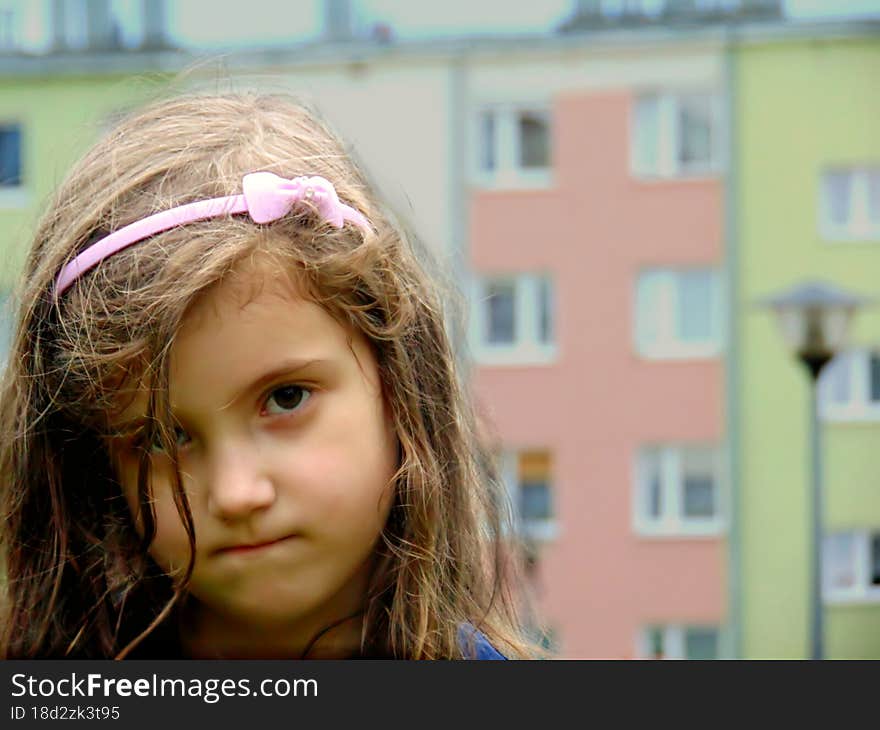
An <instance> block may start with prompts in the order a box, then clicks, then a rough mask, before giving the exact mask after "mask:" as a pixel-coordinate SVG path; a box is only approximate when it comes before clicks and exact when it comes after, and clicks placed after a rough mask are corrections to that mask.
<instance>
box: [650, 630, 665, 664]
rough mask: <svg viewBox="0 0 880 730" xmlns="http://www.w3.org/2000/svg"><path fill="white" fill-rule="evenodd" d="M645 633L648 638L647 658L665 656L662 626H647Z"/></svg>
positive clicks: (661, 657)
mask: <svg viewBox="0 0 880 730" xmlns="http://www.w3.org/2000/svg"><path fill="white" fill-rule="evenodd" d="M645 633H646V634H647V638H648V658H650V659H663V657H665V656H666V651H665V646H664V643H665V642H664V641H663V627H662V626H649V627H648V630H647V631H646V632H645Z"/></svg>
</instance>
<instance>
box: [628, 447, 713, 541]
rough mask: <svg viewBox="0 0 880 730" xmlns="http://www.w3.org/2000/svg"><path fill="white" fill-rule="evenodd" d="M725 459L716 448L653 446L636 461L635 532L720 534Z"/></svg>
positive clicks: (642, 450)
mask: <svg viewBox="0 0 880 730" xmlns="http://www.w3.org/2000/svg"><path fill="white" fill-rule="evenodd" d="M719 462H720V459H719V455H718V450H717V449H715V448H714V447H711V446H650V447H645V448H643V449H641V450H640V451H639V453H638V456H637V464H636V480H635V482H636V484H635V499H634V500H633V505H634V515H633V521H634V528H635V530H636V532H637V533H639V534H642V535H649V536H657V535H672V536H682V535H684V536H688V535H716V534H718V533H719V532H720V531H721V529H722V526H723V524H722V519H721V514H722V510H721V489H720V481H721V480H720V472H721V469H720V464H719Z"/></svg>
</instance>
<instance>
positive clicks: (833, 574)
mask: <svg viewBox="0 0 880 730" xmlns="http://www.w3.org/2000/svg"><path fill="white" fill-rule="evenodd" d="M855 548H856V543H855V535H853V533H851V532H837V533H832V534H830V535H826V536H825V540H824V541H823V553H822V568H823V574H824V578H825V590H828V591H840V590H849V589H852V588H855V586H856V572H855Z"/></svg>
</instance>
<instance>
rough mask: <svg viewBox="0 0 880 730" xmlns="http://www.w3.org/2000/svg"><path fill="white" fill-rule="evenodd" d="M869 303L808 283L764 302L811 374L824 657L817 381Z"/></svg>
mask: <svg viewBox="0 0 880 730" xmlns="http://www.w3.org/2000/svg"><path fill="white" fill-rule="evenodd" d="M868 301H869V300H868V299H865V298H864V297H860V296H857V295H855V294H850V293H849V292H846V291H844V290H843V289H840V288H839V287H837V286H834V285H833V284H827V283H825V282H807V283H804V284H799V285H797V286H795V287H793V288H792V289H789V290H788V291H786V292H783V293H781V294H777V295H774V296H771V297H767V298H766V299H763V300H762V301H761V302H760V303H761V304H762V305H763V306H765V307H768V308H770V309H772V310H773V311H774V312H775V314H776V320H777V322H778V324H779V327H780V329H781V330H782V337H783V339H784V340H785V344H786V345H787V346H788V348H789V350H791V351H792V353H793V354H794V355H795V356H796V357H797V358H798V360H800V361H801V362H802V363H803V364H804V366H805V367H806V368H807V371H808V372H809V374H810V452H811V455H810V459H811V470H812V474H811V477H812V489H811V493H810V497H811V505H810V507H811V512H812V514H811V532H810V535H811V540H812V545H811V548H812V550H811V552H812V560H811V565H810V573H811V575H810V578H811V580H810V584H811V585H810V588H811V591H810V592H811V615H810V648H811V656H812V658H813V659H822V658H823V656H824V650H823V629H822V619H823V610H822V452H821V445H820V438H819V437H820V431H819V404H818V380H819V374H820V373H821V372H822V369H823V368H824V367H825V366H826V365H827V364H828V363H829V362H830V361H831V359H832V358H833V357H834V356H835V355H836V354H837V353H838V352H840V350H841V349H843V347H844V346H845V344H846V340H847V332H848V330H849V325H850V322H851V320H852V318H853V315H854V314H855V313H856V311H857V310H858V309H859V307H861V306H862V305H864V304H866V303H868Z"/></svg>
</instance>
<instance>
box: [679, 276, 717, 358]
mask: <svg viewBox="0 0 880 730" xmlns="http://www.w3.org/2000/svg"><path fill="white" fill-rule="evenodd" d="M677 278H678V312H677V317H678V330H679V331H678V334H679V337H680V338H681V339H682V340H683V341H684V342H707V341H711V340H712V339H713V336H714V329H715V328H714V324H715V323H714V319H715V318H714V316H713V315H714V313H713V311H712V310H713V304H714V288H715V287H714V284H715V277H714V276H713V274H712V272H710V271H684V272H681V273H679V275H678V277H677Z"/></svg>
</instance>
